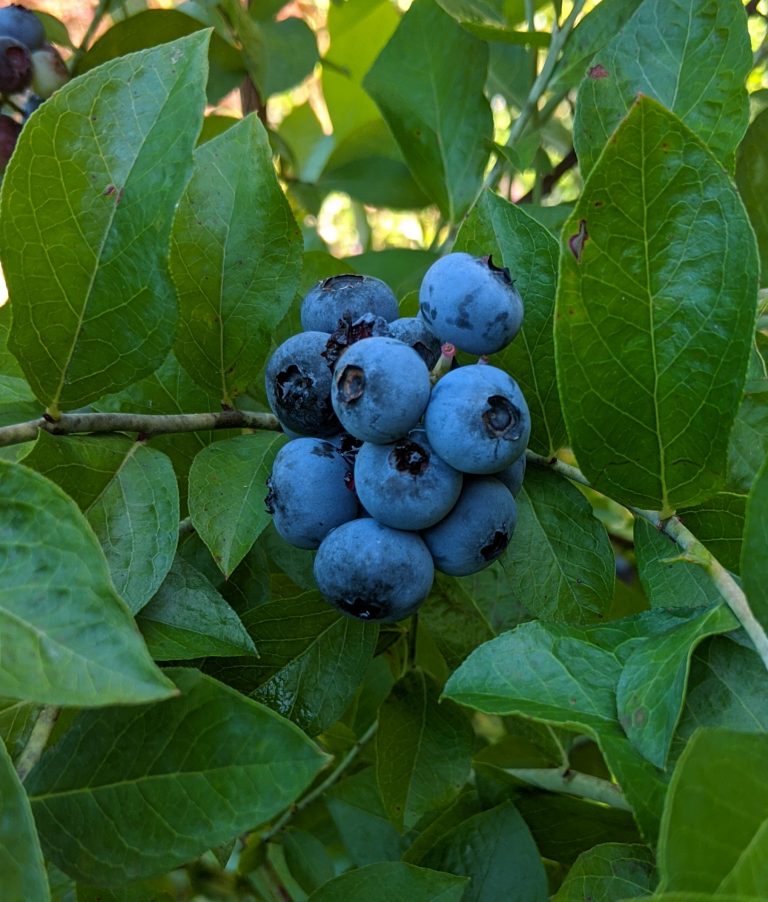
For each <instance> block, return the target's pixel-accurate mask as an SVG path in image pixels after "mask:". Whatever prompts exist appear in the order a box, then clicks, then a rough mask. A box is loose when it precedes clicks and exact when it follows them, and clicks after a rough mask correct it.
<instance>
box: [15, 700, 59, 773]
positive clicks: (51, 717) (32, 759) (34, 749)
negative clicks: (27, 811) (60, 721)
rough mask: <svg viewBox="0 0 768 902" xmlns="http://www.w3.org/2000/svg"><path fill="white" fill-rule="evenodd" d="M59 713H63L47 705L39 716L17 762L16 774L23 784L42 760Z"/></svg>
mask: <svg viewBox="0 0 768 902" xmlns="http://www.w3.org/2000/svg"><path fill="white" fill-rule="evenodd" d="M59 711H61V708H56V707H54V706H52V705H47V706H46V707H45V708H42V709H41V710H40V713H39V714H38V715H37V720H36V721H35V725H34V727H32V732H31V733H30V734H29V739H28V740H27V744H26V745H25V746H24V748H23V749H22V752H21V754H20V755H19V758H18V761H17V762H16V773H17V774H18V775H19V780H21V781H22V782H24V780H25V779H26V778H27V775H28V774H29V772H30V771H31V770H32V768H33V767H34V766H35V765H36V764H37V762H38V761H39V760H40V756H41V755H42V754H43V751H44V750H45V747H46V745H47V744H48V740H49V739H50V738H51V733H52V732H53V728H54V727H55V726H56V720H57V718H58V716H59Z"/></svg>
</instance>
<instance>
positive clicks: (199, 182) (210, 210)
mask: <svg viewBox="0 0 768 902" xmlns="http://www.w3.org/2000/svg"><path fill="white" fill-rule="evenodd" d="M243 160H248V161H249V163H248V166H243ZM301 251H302V240H301V235H300V233H299V229H298V226H297V225H296V222H295V220H294V218H293V214H292V213H291V209H290V207H289V206H288V201H287V200H286V199H285V195H284V194H283V192H282V190H281V189H280V186H279V185H278V183H277V178H276V176H275V170H274V167H273V165H272V153H271V150H270V147H269V141H268V140H267V134H266V132H265V131H264V127H263V126H262V124H261V123H260V122H259V120H258V119H257V118H256V116H255V115H252V116H248V117H246V118H245V119H243V120H242V121H241V122H240V123H238V124H237V125H235V126H233V127H232V128H230V129H228V130H227V131H226V132H224V134H223V135H220V136H219V137H218V138H214V139H212V140H211V141H207V142H206V143H205V144H203V145H201V146H200V147H198V148H197V150H196V151H195V165H194V169H193V171H192V178H191V179H190V181H189V183H188V184H187V187H186V189H185V190H184V194H183V195H182V197H181V201H180V202H179V208H178V211H177V213H176V217H175V219H174V224H173V232H172V243H171V257H170V265H171V272H172V274H173V279H174V282H175V284H176V289H177V291H178V296H179V311H180V315H179V331H178V335H177V337H176V344H175V352H176V356H177V357H178V360H179V362H180V363H181V365H182V366H183V367H184V369H186V370H187V372H188V373H189V374H190V375H191V376H192V378H193V379H194V380H195V381H196V382H197V383H198V384H199V385H201V386H202V387H203V388H205V389H207V390H208V391H210V392H212V393H215V394H217V395H218V396H219V397H220V398H221V399H222V401H223V403H225V404H227V405H230V406H231V403H232V399H233V398H234V397H235V396H236V395H238V394H240V393H241V392H243V391H244V390H245V388H246V387H247V385H248V383H249V381H250V380H251V379H253V378H254V376H256V374H257V373H258V372H259V369H260V367H261V365H262V363H263V358H264V357H265V356H266V353H267V351H268V349H269V343H270V337H271V334H272V333H273V332H274V330H275V328H276V326H277V324H278V323H279V322H280V320H281V319H282V318H283V316H284V315H285V313H286V311H287V310H288V307H289V306H290V303H291V301H292V300H293V297H294V295H295V293H296V289H297V288H298V283H299V270H300V267H301Z"/></svg>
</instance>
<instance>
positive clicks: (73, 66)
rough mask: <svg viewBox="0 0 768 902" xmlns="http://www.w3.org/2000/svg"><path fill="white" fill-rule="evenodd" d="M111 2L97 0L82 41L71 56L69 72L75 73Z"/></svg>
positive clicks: (110, 0) (108, 0)
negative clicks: (97, 3) (97, 2)
mask: <svg viewBox="0 0 768 902" xmlns="http://www.w3.org/2000/svg"><path fill="white" fill-rule="evenodd" d="M111 2H112V0H99V5H98V6H97V7H96V10H95V11H94V13H93V18H92V19H91V21H90V22H89V23H88V28H87V29H86V30H85V34H84V35H83V39H82V41H80V45H79V47H77V48H76V50H75V52H74V53H73V54H72V59H71V60H70V71H71V72H75V71H77V64H78V63H79V62H80V58H81V57H82V56H83V55H84V54H85V53H86V51H87V50H88V47H89V45H90V43H91V39H92V38H93V36H94V35H95V34H96V30H97V29H98V27H99V25H101V20H102V19H103V18H104V16H105V15H106V13H107V10H108V9H109V4H110V3H111Z"/></svg>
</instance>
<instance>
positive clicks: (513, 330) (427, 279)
mask: <svg viewBox="0 0 768 902" xmlns="http://www.w3.org/2000/svg"><path fill="white" fill-rule="evenodd" d="M419 315H420V316H421V317H422V318H423V319H424V320H425V321H426V323H427V324H428V325H429V327H430V329H432V330H433V331H434V332H435V333H436V334H437V335H438V336H439V337H440V339H441V341H444V342H451V343H452V344H454V345H455V346H456V347H457V348H458V349H459V350H461V351H467V352H468V353H470V354H493V353H494V352H495V351H500V350H501V349H502V348H503V347H506V345H508V344H509V343H510V341H512V339H513V338H514V337H515V336H516V335H517V333H518V332H519V331H520V326H521V325H522V322H523V302H522V299H521V298H520V294H519V292H518V291H517V289H516V288H515V286H514V284H513V282H512V280H511V279H510V276H509V271H508V270H507V269H503V268H499V267H497V266H494V265H493V263H492V262H491V258H490V257H473V256H471V255H470V254H464V253H455V254H448V255H447V256H445V257H441V258H440V259H439V260H438V261H437V262H436V263H433V264H432V266H430V268H429V269H428V270H427V272H426V274H425V276H424V279H423V280H422V283H421V287H420V289H419Z"/></svg>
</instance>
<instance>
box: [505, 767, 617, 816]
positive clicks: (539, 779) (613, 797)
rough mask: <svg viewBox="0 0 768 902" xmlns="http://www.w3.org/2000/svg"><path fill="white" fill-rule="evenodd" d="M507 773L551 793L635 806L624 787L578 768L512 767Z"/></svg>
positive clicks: (615, 806)
mask: <svg viewBox="0 0 768 902" xmlns="http://www.w3.org/2000/svg"><path fill="white" fill-rule="evenodd" d="M504 772H505V773H507V774H509V775H510V776H512V777H515V779H517V780H522V781H523V783H528V784H530V785H531V786H537V787H538V788H539V789H546V790H549V791H550V792H565V793H569V794H570V795H574V796H579V798H582V799H589V800H590V801H592V802H602V803H603V804H604V805H610V806H611V808H620V809H621V810H622V811H632V806H631V805H630V804H629V802H628V801H627V800H626V799H625V798H624V793H623V792H622V791H621V787H620V786H619V785H618V784H616V783H611V782H610V781H608V780H602V779H601V778H600V777H593V776H591V774H582V773H579V772H578V771H575V770H562V769H561V768H559V767H517V768H516V767H512V768H505V769H504Z"/></svg>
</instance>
